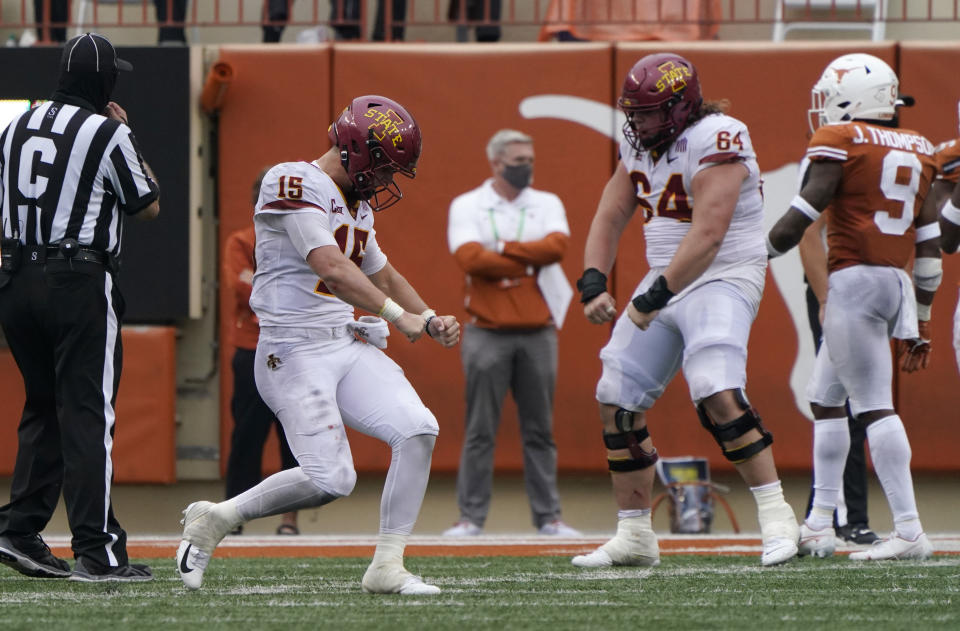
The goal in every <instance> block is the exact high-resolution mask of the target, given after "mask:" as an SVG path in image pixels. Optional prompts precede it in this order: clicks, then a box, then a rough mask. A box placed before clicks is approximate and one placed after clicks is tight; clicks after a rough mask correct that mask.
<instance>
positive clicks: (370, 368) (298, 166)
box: [177, 96, 460, 595]
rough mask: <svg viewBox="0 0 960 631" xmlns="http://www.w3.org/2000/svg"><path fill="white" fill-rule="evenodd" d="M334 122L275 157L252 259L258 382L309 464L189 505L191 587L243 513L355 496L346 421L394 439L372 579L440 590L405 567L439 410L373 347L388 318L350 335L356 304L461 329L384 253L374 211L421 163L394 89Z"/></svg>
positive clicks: (182, 551) (452, 334)
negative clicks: (321, 138) (316, 137)
mask: <svg viewBox="0 0 960 631" xmlns="http://www.w3.org/2000/svg"><path fill="white" fill-rule="evenodd" d="M329 133H330V139H331V141H332V142H333V147H331V148H330V150H329V151H327V152H326V153H325V154H323V155H322V156H321V157H320V158H318V159H316V160H314V161H313V162H309V163H308V162H285V163H282V164H278V165H276V166H275V167H273V168H272V169H270V171H269V172H268V173H267V174H266V176H265V177H264V180H263V184H262V186H261V188H260V198H259V201H258V202H257V205H256V208H255V212H254V223H255V226H256V243H257V246H256V260H257V271H256V274H255V275H254V279H253V293H252V295H251V298H250V305H251V307H252V308H253V310H254V312H255V313H256V314H257V316H258V318H259V319H260V339H259V342H258V344H257V355H256V364H255V371H256V380H257V388H258V389H259V390H260V394H261V395H262V396H263V399H264V401H265V402H266V403H267V405H269V406H270V408H271V409H272V410H273V412H274V413H275V414H276V415H277V418H278V419H279V420H280V422H281V423H282V424H283V428H284V431H285V433H286V436H287V441H288V442H289V443H290V448H291V450H292V451H293V454H294V456H296V458H297V461H298V462H299V463H300V466H299V467H297V468H294V469H288V470H286V471H281V472H279V473H277V474H275V475H272V476H270V477H268V478H267V479H265V480H264V481H263V482H261V483H260V484H259V485H257V486H255V487H253V488H252V489H250V490H248V491H246V492H244V493H241V494H240V495H238V496H236V497H234V498H231V499H228V500H225V501H223V502H220V503H219V504H214V503H211V502H195V503H193V504H190V505H189V506H188V507H187V509H186V510H185V511H184V513H185V516H184V520H183V524H184V528H183V540H182V541H181V543H180V547H179V549H178V550H177V569H178V571H179V572H180V577H181V578H182V579H183V582H184V584H185V585H186V586H187V587H188V588H190V589H197V588H199V587H200V585H201V582H202V580H203V572H204V570H205V569H206V567H207V564H208V563H209V561H210V556H211V554H212V553H213V550H214V548H215V547H216V546H217V544H218V543H219V542H220V540H221V539H222V538H223V537H224V535H226V534H227V533H228V532H230V531H232V530H233V529H234V528H236V527H237V526H238V525H240V524H242V523H244V522H246V521H249V520H251V519H256V518H258V517H266V516H268V515H277V514H280V513H285V512H289V511H293V510H298V509H304V508H310V507H316V506H322V505H324V504H327V503H329V502H332V501H333V500H335V499H337V498H339V497H343V496H346V495H349V494H350V492H351V491H352V490H353V487H354V484H355V483H356V477H357V476H356V472H355V471H354V468H353V462H352V457H351V454H350V445H349V444H348V443H347V437H346V433H345V431H344V425H348V426H350V427H351V428H353V429H355V430H357V431H360V432H363V433H364V434H367V435H370V436H373V437H375V438H378V439H380V440H382V441H384V442H385V443H387V444H389V445H390V447H391V449H392V451H393V457H392V459H391V462H390V468H389V470H388V472H387V479H386V484H385V486H384V491H383V497H382V501H381V507H380V535H379V539H378V542H377V547H376V552H375V553H374V557H373V562H372V563H371V564H370V567H369V568H368V569H367V571H366V573H365V574H364V576H363V582H362V585H363V589H364V591H366V592H372V593H384V594H388V593H400V594H416V595H425V594H436V593H439V592H440V589H439V588H438V587H436V586H434V585H429V584H426V583H424V582H423V581H422V580H421V579H420V578H419V577H417V576H414V575H412V574H411V573H410V572H408V571H407V570H406V569H404V567H403V551H404V547H405V546H406V540H407V537H408V536H409V534H410V533H411V531H412V530H413V526H414V523H415V522H416V519H417V516H418V514H419V512H420V505H421V504H422V502H423V496H424V492H425V491H426V486H427V478H428V476H429V472H430V459H431V455H432V453H433V446H434V442H435V441H436V436H437V432H438V425H437V421H436V419H435V418H434V416H433V414H432V413H431V412H430V410H428V409H427V408H426V407H425V406H424V405H423V403H422V402H421V401H420V398H419V397H418V396H417V393H416V392H415V391H414V390H413V388H412V387H411V385H410V383H409V382H408V381H407V380H406V378H405V377H404V375H403V371H402V370H401V369H400V367H399V366H397V365H396V364H395V363H394V362H393V361H392V360H391V359H390V358H389V357H387V356H386V355H385V354H384V353H383V352H382V351H381V350H379V349H378V348H375V346H374V344H377V345H379V346H380V348H384V347H385V346H386V343H385V342H386V340H385V336H386V334H387V331H386V322H383V321H382V320H381V321H379V324H373V325H371V326H369V327H367V326H362V328H361V329H360V330H359V331H358V333H359V334H360V335H364V336H365V337H366V338H367V339H368V340H370V342H371V343H364V342H363V341H360V340H358V339H357V338H356V337H354V334H353V331H354V330H356V329H357V326H358V325H357V324H356V323H354V319H353V314H354V307H359V308H360V309H364V310H366V311H369V312H371V313H376V314H377V315H379V316H381V317H382V318H383V319H384V320H387V321H389V322H391V323H393V325H394V326H395V327H396V328H397V329H398V330H399V331H400V332H401V333H403V334H404V335H405V336H406V337H407V339H409V340H410V341H411V342H413V341H416V340H417V339H418V338H419V337H420V336H421V335H422V334H423V333H424V332H426V333H427V334H428V335H429V336H430V337H432V338H434V339H435V340H436V341H437V342H439V343H440V344H442V345H443V346H444V347H447V348H450V347H452V346H454V345H456V344H457V342H458V340H459V338H460V325H459V323H458V322H457V320H456V318H455V317H454V316H437V315H436V314H435V313H434V312H433V310H432V309H429V308H428V307H427V304H426V303H425V302H424V301H423V300H422V299H421V298H420V296H419V295H418V294H417V292H416V291H415V290H414V289H413V287H411V286H410V284H409V283H408V282H407V281H406V279H404V277H403V276H401V275H400V274H399V273H398V272H397V271H396V270H395V269H394V268H393V266H391V265H390V263H389V262H388V261H387V257H386V255H385V254H384V253H383V251H382V250H381V249H380V246H379V245H378V243H377V238H376V231H375V230H374V229H373V216H374V211H376V210H383V209H384V208H387V207H389V206H391V205H393V204H394V203H395V202H397V201H399V199H400V198H401V197H402V195H401V193H400V189H399V188H398V186H397V185H396V183H394V181H393V178H394V175H395V174H396V173H400V174H402V175H405V176H406V177H410V178H413V177H414V176H415V175H416V167H417V161H418V159H419V158H420V149H421V136H420V129H419V127H418V126H417V123H416V121H415V120H414V119H413V117H412V116H411V115H410V114H409V113H408V112H407V111H406V110H405V109H404V108H403V107H402V106H401V105H399V104H398V103H396V102H395V101H392V100H390V99H387V98H384V97H381V96H362V97H359V98H356V99H354V100H353V102H352V103H351V104H350V105H349V106H348V107H347V108H346V109H345V110H344V111H343V113H342V114H341V115H340V117H339V118H338V119H337V120H336V121H335V122H334V123H333V124H332V125H331V126H330V132H329ZM361 325H362V322H361ZM380 325H382V328H381V326H380Z"/></svg>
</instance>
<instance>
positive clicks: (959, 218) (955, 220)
mask: <svg viewBox="0 0 960 631" xmlns="http://www.w3.org/2000/svg"><path fill="white" fill-rule="evenodd" d="M940 214H941V215H942V216H943V218H944V219H946V220H947V221H949V222H950V223H952V224H954V225H956V226H960V208H957V207H956V206H954V205H953V200H951V199H948V200H947V203H946V204H944V205H943V208H942V209H941V210H940Z"/></svg>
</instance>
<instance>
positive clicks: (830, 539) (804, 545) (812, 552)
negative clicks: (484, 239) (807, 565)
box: [797, 522, 837, 559]
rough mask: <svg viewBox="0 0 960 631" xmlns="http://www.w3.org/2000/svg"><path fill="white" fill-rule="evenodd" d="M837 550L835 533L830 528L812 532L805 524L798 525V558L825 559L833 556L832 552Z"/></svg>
mask: <svg viewBox="0 0 960 631" xmlns="http://www.w3.org/2000/svg"><path fill="white" fill-rule="evenodd" d="M836 548H837V533H836V532H835V531H834V530H833V528H832V527H831V526H827V527H826V528H823V529H822V530H814V529H813V528H811V527H810V526H808V525H807V522H803V523H802V524H800V543H799V545H798V550H797V555H798V556H812V557H816V558H818V559H825V558H827V557H828V556H833V551H834V550H835V549H836Z"/></svg>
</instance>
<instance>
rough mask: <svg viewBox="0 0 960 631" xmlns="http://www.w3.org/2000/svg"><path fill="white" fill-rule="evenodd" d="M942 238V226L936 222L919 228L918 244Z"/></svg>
mask: <svg viewBox="0 0 960 631" xmlns="http://www.w3.org/2000/svg"><path fill="white" fill-rule="evenodd" d="M939 236H940V224H939V223H937V222H936V221H934V222H933V223H928V224H927V225H925V226H920V227H919V228H917V239H916V240H917V243H923V242H924V241H929V240H930V239H936V238H938V237H939Z"/></svg>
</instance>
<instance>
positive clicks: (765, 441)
mask: <svg viewBox="0 0 960 631" xmlns="http://www.w3.org/2000/svg"><path fill="white" fill-rule="evenodd" d="M738 395H739V396H737V401H738V402H739V403H740V404H741V405H745V406H748V405H749V403H747V400H746V397H744V396H743V395H742V394H741V393H739V391H738ZM697 416H699V417H700V424H701V425H703V427H704V429H706V430H707V431H708V432H710V433H711V434H712V435H713V438H714V440H716V441H717V444H718V445H720V449H721V451H723V455H724V457H725V458H726V459H727V460H729V461H730V462H733V463H740V462H743V461H745V460H748V459H750V458H752V457H753V456H755V455H757V454H758V453H760V452H761V451H763V450H764V449H766V448H767V447H769V446H770V445H772V444H773V434H771V433H770V432H768V431H767V429H766V428H765V427H764V426H763V423H762V422H761V421H760V415H759V414H757V412H756V411H755V410H754V409H753V408H751V407H748V408H747V410H746V411H745V412H744V413H743V414H742V415H741V416H738V417H737V418H735V419H733V420H732V421H729V422H727V423H721V424H719V425H717V424H714V423H713V422H712V421H711V420H710V417H709V416H707V412H706V410H705V409H704V406H703V404H702V403H701V404H700V405H698V406H697ZM751 429H756V430H757V431H759V432H760V438H759V439H757V440H755V441H753V442H752V443H748V444H746V445H741V446H740V447H735V448H733V449H729V450H728V449H727V448H726V447H725V446H724V444H723V443H725V442H730V441H732V440H736V439H738V438H740V437H741V436H743V435H744V434H746V433H747V432H749V431H750V430H751Z"/></svg>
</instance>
